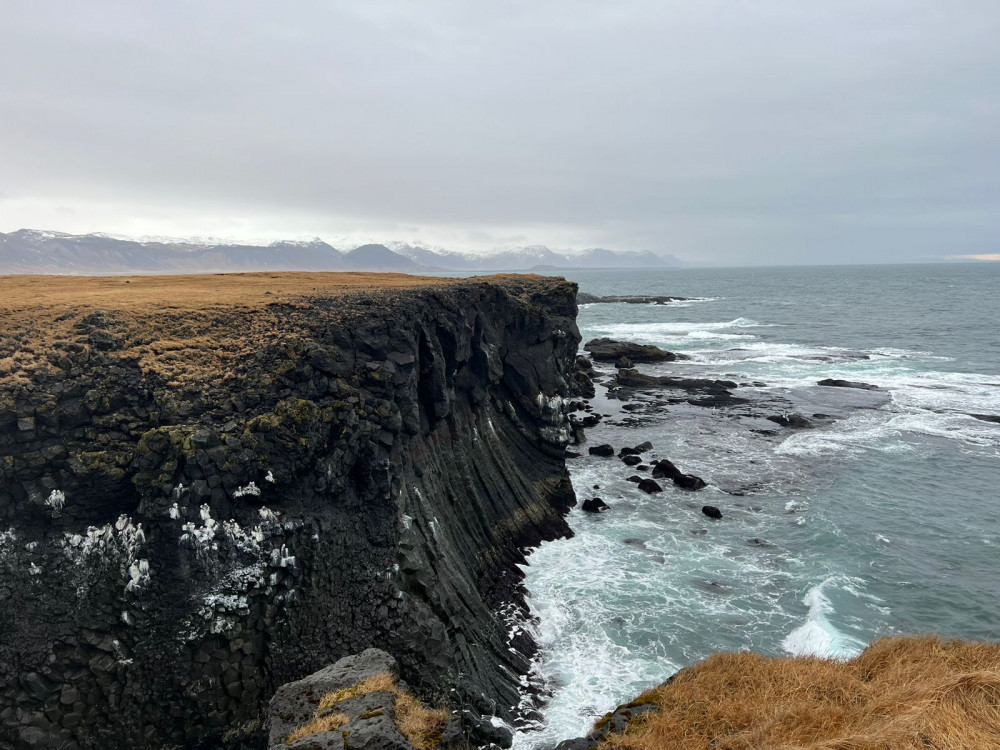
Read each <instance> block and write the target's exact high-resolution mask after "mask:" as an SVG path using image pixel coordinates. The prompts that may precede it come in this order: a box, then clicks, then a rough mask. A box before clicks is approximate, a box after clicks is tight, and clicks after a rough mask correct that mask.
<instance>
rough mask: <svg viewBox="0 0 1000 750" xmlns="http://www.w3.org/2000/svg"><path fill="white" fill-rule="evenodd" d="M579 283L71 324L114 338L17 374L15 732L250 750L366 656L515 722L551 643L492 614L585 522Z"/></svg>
mask: <svg viewBox="0 0 1000 750" xmlns="http://www.w3.org/2000/svg"><path fill="white" fill-rule="evenodd" d="M276 283H277V282H276ZM122 284H124V282H122ZM135 286H137V284H135V283H134V282H133V284H132V288H133V289H134V288H135ZM286 287H287V284H286ZM123 288H125V287H124V286H123ZM575 292H576V289H575V285H573V284H570V283H567V282H564V281H561V280H556V279H544V280H530V279H515V278H511V279H507V280H502V279H501V280H482V279H479V280H469V281H462V282H458V283H452V282H449V283H447V284H444V283H442V284H437V283H436V282H431V283H430V285H429V286H422V287H416V288H413V289H390V290H384V289H378V288H373V289H371V290H368V291H358V292H349V293H344V294H339V295H338V294H326V293H324V292H321V291H313V287H312V285H311V284H310V282H304V286H303V291H302V293H301V294H300V295H299V296H297V297H294V298H290V297H289V295H288V294H287V293H282V294H279V293H275V294H274V295H273V296H271V297H268V298H267V300H268V301H266V302H265V303H263V304H261V305H259V306H247V307H243V306H242V305H240V306H235V307H230V306H226V305H222V304H217V305H213V304H210V303H211V300H206V305H205V307H204V309H201V308H197V309H195V310H191V309H189V308H185V309H179V310H176V311H175V310H173V308H171V307H169V306H167V307H163V308H162V309H161V308H156V310H157V312H155V314H151V318H154V319H155V328H147V329H144V333H143V336H144V338H143V337H138V338H137V337H136V336H134V335H133V334H134V332H135V328H136V327H137V326H138V323H136V322H135V320H133V321H132V322H131V323H129V322H127V321H125V320H124V317H125V316H126V314H128V313H129V309H130V308H129V307H128V305H122V306H121V309H118V308H112V307H111V306H109V305H104V304H103V303H102V307H103V308H104V311H105V313H106V314H104V315H102V316H98V318H95V319H93V320H90V321H89V322H88V323H86V324H85V325H86V326H91V328H92V330H86V331H83V329H81V330H78V331H75V332H74V333H73V334H72V335H73V336H77V337H79V336H87V335H90V334H91V333H92V332H93V331H97V330H107V331H109V332H111V333H113V335H114V336H115V337H116V342H117V343H115V346H113V347H103V346H99V345H97V344H96V343H95V342H83V343H78V342H75V341H74V340H73V339H72V338H71V339H68V340H67V341H65V342H63V343H61V344H60V346H58V347H53V355H52V356H53V357H55V358H57V359H59V358H61V359H59V361H60V362H61V363H62V364H60V365H59V366H58V367H56V366H55V365H53V366H47V367H40V368H37V369H35V370H32V371H28V372H25V373H24V374H23V375H24V377H23V378H22V379H21V380H20V381H18V380H16V379H4V377H3V375H2V374H0V383H2V384H0V522H2V523H3V526H2V527H0V528H2V529H4V530H10V533H7V532H6V531H5V532H4V533H2V534H0V540H2V541H0V605H2V606H0V718H2V721H0V747H22V746H23V747H28V746H37V747H65V748H79V749H80V750H94V749H96V748H101V749H102V750H103V749H107V750H121V749H124V748H129V750H141V749H142V748H163V747H191V748H209V747H212V748H214V747H220V746H221V745H222V737H223V735H224V734H227V733H228V736H229V737H236V736H241V737H246V738H247V739H246V743H247V744H246V746H247V747H249V746H252V745H253V738H254V737H255V736H256V735H255V732H256V733H257V734H259V731H258V730H259V722H260V720H261V719H262V717H263V712H264V709H265V707H266V706H267V704H268V701H269V699H270V698H271V696H272V695H273V694H274V692H275V690H276V688H277V687H278V686H279V685H281V684H283V683H287V682H289V681H293V680H298V679H301V678H303V677H304V676H306V675H310V674H312V673H314V672H316V670H318V669H321V668H323V667H324V666H326V665H328V664H330V663H331V662H333V661H335V660H336V659H337V658H339V657H341V656H343V655H344V654H351V653H359V652H361V651H363V650H365V649H366V648H369V647H372V646H377V647H380V648H382V649H384V650H385V651H387V652H389V653H392V654H393V656H394V657H395V658H396V659H398V661H399V666H400V671H401V673H402V676H403V678H405V680H406V681H407V682H408V683H409V684H410V685H411V686H412V687H413V688H414V690H416V691H417V692H418V693H423V694H426V695H428V696H431V695H433V696H449V700H450V702H451V705H452V707H453V708H456V709H460V710H463V709H467V710H468V711H469V712H471V714H475V715H479V714H483V713H487V714H492V713H493V712H494V711H496V712H497V713H499V714H500V715H501V716H503V717H505V718H507V719H512V718H513V716H512V712H511V709H510V708H509V707H510V706H514V705H517V704H518V701H519V699H520V692H519V687H520V684H519V682H520V680H519V678H520V675H523V674H525V673H526V672H527V671H528V669H529V667H530V657H531V655H532V653H533V651H534V645H533V642H532V640H531V638H530V636H529V635H527V634H522V635H519V636H517V637H516V638H515V639H514V641H513V643H508V642H507V638H506V628H505V627H504V626H503V624H502V621H501V619H500V617H499V615H498V614H497V612H498V611H499V609H500V607H511V606H513V607H515V608H523V607H524V599H523V589H522V588H521V586H520V579H521V576H522V574H521V572H520V569H519V568H518V565H519V564H520V563H523V561H524V554H523V552H522V550H523V549H525V548H528V547H531V546H534V545H537V544H539V543H540V542H541V541H542V540H545V539H553V538H556V537H559V536H565V535H568V534H570V533H571V532H570V530H569V527H568V526H567V525H566V522H565V520H564V518H563V515H564V514H565V512H566V511H567V510H568V509H569V508H570V507H571V506H572V505H573V504H574V503H575V496H574V494H573V490H572V487H571V485H570V482H569V477H568V475H567V473H566V470H565V461H564V455H565V449H566V445H567V443H568V440H569V438H570V429H569V427H570V425H569V422H568V419H567V415H566V403H565V401H564V399H566V398H567V397H568V396H569V386H570V380H571V378H572V374H573V372H574V369H575V359H576V352H577V348H578V345H579V334H578V331H577V328H576V324H575V321H574V316H575V313H576V302H575ZM74 305H75V306H74V307H73V309H72V310H71V311H70V312H71V313H72V317H75V318H79V317H80V316H82V315H84V314H87V313H90V312H92V310H90V309H88V307H87V305H88V302H87V298H86V297H85V296H81V297H80V298H79V299H77V300H75V302H74ZM53 317H54V316H53ZM89 317H90V316H88V318H89ZM102 320H103V322H102ZM44 322H45V325H46V327H54V325H53V321H52V319H51V318H45V319H44ZM98 324H100V325H106V326H107V328H106V329H105V328H100V327H97V325H98ZM65 325H66V328H67V329H69V328H71V326H72V325H73V323H72V320H69V322H67V323H66V324H65ZM130 326H132V328H130ZM81 331H83V332H82V333H81ZM161 332H162V333H161ZM168 334H171V335H175V336H177V337H179V338H180V339H181V340H182V341H186V340H193V341H200V340H206V341H209V342H210V343H209V345H207V346H206V347H205V348H202V349H190V351H191V352H193V354H194V355H197V357H199V359H195V360H190V361H189V360H186V359H185V358H184V357H183V356H180V355H177V354H175V353H174V351H173V350H172V347H173V346H176V345H177V344H176V341H175V340H174V339H171V338H170V335H168ZM16 335H17V332H16V330H15V327H13V326H6V327H0V344H2V346H3V347H7V350H9V349H10V348H11V347H17V346H18V343H17V339H16V338H15V336H16ZM53 335H54V334H53ZM185 337H186V338H185ZM161 338H162V340H161ZM115 347H118V348H115ZM140 347H141V348H140ZM157 352H159V354H158V353H157ZM191 362H194V364H193V365H191V367H190V368H189V369H187V370H185V369H183V367H182V366H184V365H188V364H191ZM220 362H224V363H226V364H225V366H222V365H220V364H219V363H220ZM172 368H173V369H172ZM177 368H180V369H177ZM188 373H190V374H188ZM613 453H614V451H613V450H612V451H611V454H613ZM611 454H609V455H611ZM471 478H474V480H471ZM15 539H16V543H14V541H13V540H15ZM471 643H475V647H474V648H470V647H469V646H468V644H471ZM254 727H258V729H254ZM39 738H42V739H39ZM258 739H259V737H258ZM36 740H37V741H36ZM234 741H235V740H234ZM241 741H242V740H241ZM31 743H34V744H33V745H32V744H31Z"/></svg>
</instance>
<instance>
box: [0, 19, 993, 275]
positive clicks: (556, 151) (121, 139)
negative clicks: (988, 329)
mask: <svg viewBox="0 0 1000 750" xmlns="http://www.w3.org/2000/svg"><path fill="white" fill-rule="evenodd" d="M0 70H2V71H3V72H2V73H0V231H12V230H15V229H19V228H22V227H30V228H35V229H51V230H58V231H67V232H74V233H83V232H91V231H102V232H109V233H117V234H125V235H131V236H147V235H167V236H175V237H188V236H214V237H225V238H230V239H236V240H253V241H260V240H275V239H300V238H305V237H313V236H318V237H322V238H324V239H326V240H328V241H331V242H332V243H333V244H335V245H345V244H350V243H351V242H361V241H390V240H393V241H407V242H414V243H419V244H424V245H428V246H432V247H445V248H448V249H455V250H464V251H478V250H489V249H493V248H496V247H505V246H512V245H530V244H545V245H549V246H551V247H553V248H563V249H565V248H585V247H607V248H610V249H613V250H621V251H646V250H648V251H653V252H657V253H664V254H667V253H670V254H673V255H676V256H677V257H679V258H681V259H682V260H684V261H687V262H688V263H692V264H708V265H713V264H722V265H757V264H797V263H859V262H911V261H927V260H936V259H943V258H953V257H956V256H963V255H980V256H984V257H989V256H991V255H992V256H996V254H997V253H1000V2H997V0H950V1H949V2H942V0H858V1H855V0H829V1H828V2H803V1H802V0H781V1H777V0H753V1H752V2H751V1H750V0H725V1H722V0H668V1H667V2H664V0H616V1H615V2H608V1H607V0H596V1H591V0H572V1H565V2H563V1H562V0H531V1H530V2H520V1H519V0H506V1H505V2H474V1H473V0H468V1H466V2H443V1H438V0H421V1H420V2H413V0H400V1H399V2H383V1H382V0H364V1H363V2H361V1H355V2H350V3H347V2H336V1H331V0H322V1H316V2H313V1H311V0H289V1H288V2H275V1H274V0H266V1H265V2H257V1H255V0H239V1H238V2H237V1H236V0H234V1H233V2H219V1H216V0H194V1H188V0H171V2H168V3H165V2H162V1H160V0H157V1H156V2H152V1H148V0H127V1H121V2H111V1H109V0H88V1H87V2H79V0H69V1H66V0H39V1H38V2H35V1H33V0H32V1H29V0H0Z"/></svg>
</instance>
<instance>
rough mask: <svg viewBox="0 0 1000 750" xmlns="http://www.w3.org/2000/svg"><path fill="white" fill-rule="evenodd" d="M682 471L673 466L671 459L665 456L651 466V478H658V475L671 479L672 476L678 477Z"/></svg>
mask: <svg viewBox="0 0 1000 750" xmlns="http://www.w3.org/2000/svg"><path fill="white" fill-rule="evenodd" d="M682 474H683V472H682V471H681V470H680V469H678V468H677V467H676V466H674V463H673V461H669V460H668V459H666V458H661V459H660V460H659V461H657V462H656V464H655V465H654V466H653V478H654V479H659V478H660V477H667V478H668V479H673V478H674V477H679V476H681V475H682Z"/></svg>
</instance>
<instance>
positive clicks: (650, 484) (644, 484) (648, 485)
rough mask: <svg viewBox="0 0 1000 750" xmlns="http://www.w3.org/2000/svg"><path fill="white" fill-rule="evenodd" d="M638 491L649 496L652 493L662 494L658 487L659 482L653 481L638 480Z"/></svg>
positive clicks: (660, 488)
mask: <svg viewBox="0 0 1000 750" xmlns="http://www.w3.org/2000/svg"><path fill="white" fill-rule="evenodd" d="M639 489H640V490H642V491H643V492H648V493H650V494H652V493H654V492H663V488H662V487H661V486H660V484H659V482H657V481H655V480H653V479H640V480H639Z"/></svg>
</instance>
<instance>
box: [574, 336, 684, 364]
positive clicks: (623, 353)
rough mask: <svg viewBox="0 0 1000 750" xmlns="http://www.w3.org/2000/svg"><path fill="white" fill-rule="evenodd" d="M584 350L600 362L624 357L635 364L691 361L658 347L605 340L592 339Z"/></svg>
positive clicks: (585, 345) (613, 360)
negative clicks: (680, 360)
mask: <svg viewBox="0 0 1000 750" xmlns="http://www.w3.org/2000/svg"><path fill="white" fill-rule="evenodd" d="M583 348H584V349H585V350H586V351H588V352H590V356H591V357H593V358H594V359H596V360H598V361H599V362H617V361H618V360H619V359H620V358H622V357H627V358H628V359H630V360H632V361H633V362H673V361H674V360H678V359H689V357H687V356H686V355H684V354H674V353H673V352H668V351H666V350H664V349H661V348H660V347H658V346H651V345H649V344H634V343H632V342H630V341H615V340H614V339H605V338H600V339H591V340H590V341H588V342H587V343H586V344H584V346H583Z"/></svg>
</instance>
